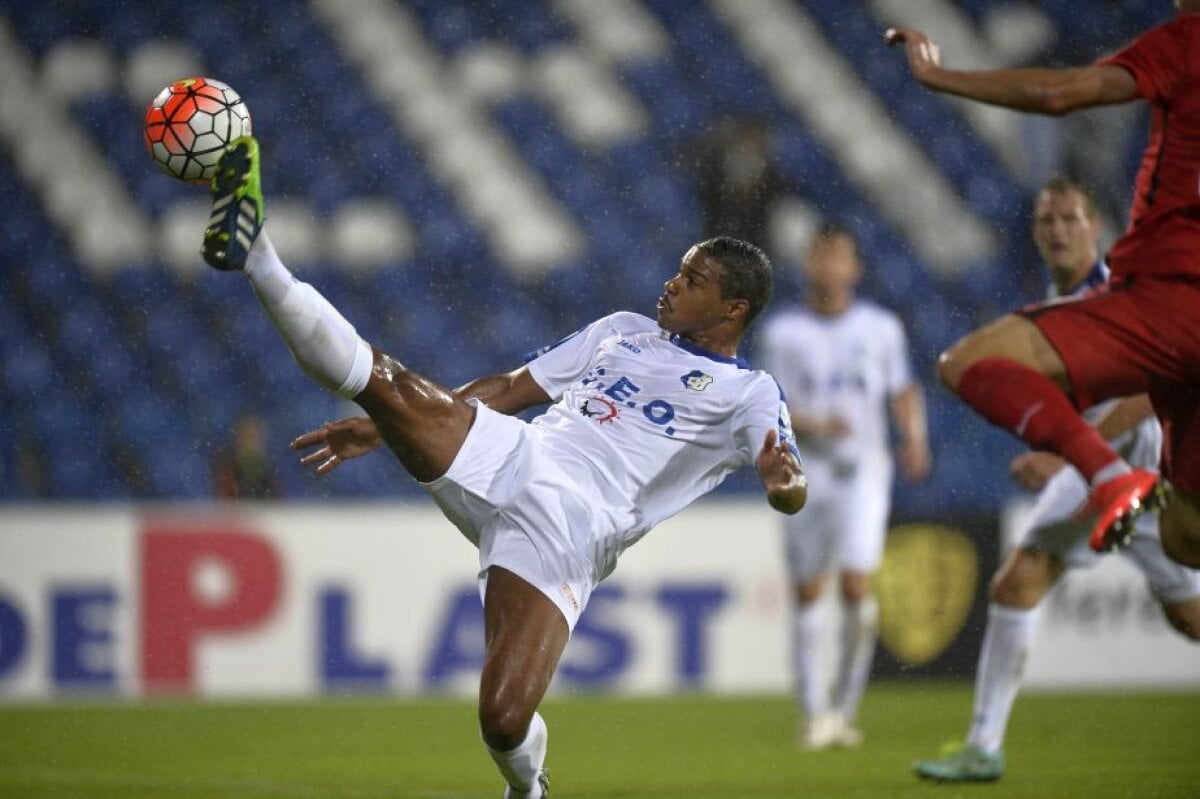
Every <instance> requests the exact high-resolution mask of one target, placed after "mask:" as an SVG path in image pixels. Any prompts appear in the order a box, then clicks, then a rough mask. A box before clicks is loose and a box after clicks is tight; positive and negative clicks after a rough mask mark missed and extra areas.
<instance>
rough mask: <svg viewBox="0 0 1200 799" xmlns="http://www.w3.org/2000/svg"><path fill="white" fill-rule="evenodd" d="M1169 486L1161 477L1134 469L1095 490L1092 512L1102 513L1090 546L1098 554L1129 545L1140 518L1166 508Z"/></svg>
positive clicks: (1097, 520) (1092, 499)
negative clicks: (1150, 512)
mask: <svg viewBox="0 0 1200 799" xmlns="http://www.w3.org/2000/svg"><path fill="white" fill-rule="evenodd" d="M1166 496H1167V494H1166V486H1165V485H1164V484H1163V482H1162V481H1161V480H1160V479H1159V476H1158V474H1156V473H1155V472H1151V471H1149V470H1147V469H1134V470H1133V471H1131V472H1127V473H1126V474H1122V475H1119V476H1117V477H1114V478H1113V479H1112V480H1108V481H1107V482H1104V483H1100V484H1099V485H1097V486H1096V487H1095V488H1093V489H1092V494H1091V496H1090V497H1089V498H1088V507H1089V509H1090V510H1091V511H1092V512H1094V513H1096V514H1098V517H1097V519H1096V523H1095V526H1094V527H1093V528H1092V535H1091V538H1090V539H1089V542H1088V543H1089V544H1090V545H1091V547H1092V549H1094V550H1095V551H1097V552H1108V551H1110V550H1112V549H1115V548H1116V547H1121V546H1126V545H1128V544H1129V541H1130V539H1131V538H1132V536H1133V529H1134V526H1135V525H1136V523H1137V518H1138V517H1139V516H1141V515H1142V514H1143V513H1146V512H1148V511H1159V510H1162V508H1163V507H1164V506H1165V505H1166Z"/></svg>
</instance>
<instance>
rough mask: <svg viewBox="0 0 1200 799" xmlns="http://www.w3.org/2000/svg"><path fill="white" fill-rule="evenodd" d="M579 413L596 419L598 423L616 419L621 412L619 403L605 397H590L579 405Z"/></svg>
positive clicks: (586, 417) (584, 416)
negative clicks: (618, 406) (618, 407)
mask: <svg viewBox="0 0 1200 799" xmlns="http://www.w3.org/2000/svg"><path fill="white" fill-rule="evenodd" d="M579 413H580V414H582V415H583V418H585V419H595V420H596V423H597V424H604V423H605V422H611V421H613V420H615V419H616V418H617V417H618V416H620V413H619V412H618V410H617V404H616V403H615V402H612V401H610V400H608V399H606V398H604V397H590V398H588V399H585V400H584V401H583V404H582V405H580V406H579Z"/></svg>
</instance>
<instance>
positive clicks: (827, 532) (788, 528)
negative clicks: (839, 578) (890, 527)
mask: <svg viewBox="0 0 1200 799" xmlns="http://www.w3.org/2000/svg"><path fill="white" fill-rule="evenodd" d="M804 471H805V474H806V475H807V477H808V502H807V503H806V504H805V506H804V510H802V511H800V512H799V513H797V514H796V515H794V516H788V517H787V518H786V519H785V521H784V545H785V548H786V552H787V564H788V574H789V577H790V578H791V580H792V581H793V582H795V583H803V582H809V581H810V580H812V579H814V578H817V577H820V576H821V575H822V574H827V573H829V572H831V571H835V570H836V571H853V572H862V573H864V574H870V573H872V572H875V571H878V569H879V564H880V561H881V560H882V558H883V542H884V537H885V535H886V534H887V523H888V514H889V513H890V512H891V504H892V472H893V467H892V461H891V459H890V458H874V459H868V460H864V461H862V462H860V463H859V465H858V467H857V469H855V471H854V472H853V473H852V474H849V475H845V474H843V475H839V474H838V473H837V472H836V471H835V469H834V467H833V466H832V465H831V464H829V463H828V462H826V461H823V460H815V459H812V458H806V459H805V461H804Z"/></svg>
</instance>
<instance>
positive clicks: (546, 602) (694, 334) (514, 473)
mask: <svg viewBox="0 0 1200 799" xmlns="http://www.w3.org/2000/svg"><path fill="white" fill-rule="evenodd" d="M212 196H213V211H212V216H211V218H210V220H209V226H208V229H207V230H206V231H205V239H204V256H205V259H206V260H207V261H208V262H209V264H210V265H212V266H213V267H215V268H217V269H222V270H241V271H244V272H245V273H246V275H247V277H248V278H249V280H250V283H251V285H252V286H253V288H254V291H255V293H256V294H257V295H258V297H259V299H260V301H261V303H262V305H263V308H264V310H265V311H266V312H267V315H268V316H269V317H270V319H271V321H272V322H273V323H274V325H275V327H276V328H277V329H278V331H279V333H280V334H281V335H282V337H283V339H284V341H285V342H286V343H287V345H288V347H289V348H290V349H291V351H292V353H293V355H295V357H296V360H297V361H298V362H299V364H300V365H301V367H302V368H303V369H304V371H305V372H306V373H307V374H308V375H309V376H310V377H312V378H313V379H314V380H316V381H317V382H319V383H320V384H321V385H323V386H324V387H326V388H328V389H330V390H332V391H335V392H336V393H338V394H339V395H341V396H343V397H347V398H352V399H354V401H355V402H357V403H358V404H359V405H360V406H361V407H362V408H363V409H364V410H365V411H366V412H367V414H368V415H369V417H370V418H369V419H362V418H359V419H348V420H342V421H341V422H334V423H330V424H327V425H325V426H324V427H322V428H320V429H318V430H314V431H312V432H310V433H307V434H305V435H303V436H300V437H299V438H298V439H297V440H296V441H295V442H294V443H293V447H294V448H297V449H303V448H307V447H314V446H315V447H317V449H316V450H315V451H313V452H311V454H309V455H306V456H305V457H304V458H303V459H302V462H303V463H305V464H316V466H317V471H318V472H319V473H325V472H328V471H329V470H330V469H333V468H335V467H336V466H337V465H338V464H340V463H342V462H344V461H345V460H347V459H349V458H352V457H355V456H357V455H361V454H363V453H364V452H367V451H369V450H371V449H374V448H375V447H376V446H378V445H379V444H380V443H385V444H387V446H388V447H389V448H390V449H391V451H392V452H393V453H394V454H395V456H396V457H397V458H398V459H399V460H400V462H401V463H402V464H403V465H404V467H405V468H406V469H407V470H408V472H409V473H410V474H411V475H412V476H413V477H414V478H416V479H417V480H418V481H420V482H421V484H422V485H423V486H424V487H425V489H426V490H427V491H428V492H429V493H430V494H431V495H432V496H433V498H434V499H435V500H436V501H437V503H438V505H439V506H440V507H441V508H442V510H443V511H444V513H445V514H446V516H447V518H449V519H450V520H451V521H452V522H453V523H454V524H455V525H456V526H457V527H458V528H459V529H460V530H461V531H462V533H463V534H464V535H465V536H466V537H467V538H468V539H469V540H470V541H471V542H472V543H474V544H475V545H477V546H478V548H479V560H480V572H479V575H480V582H481V586H480V590H481V595H482V598H483V603H484V624H485V630H484V635H485V646H486V649H485V655H484V665H483V673H482V675H481V679H480V689H479V722H480V728H481V731H482V734H483V740H484V743H485V744H486V745H487V748H488V751H489V753H490V754H491V756H492V758H493V760H494V761H495V763H496V765H497V767H498V768H499V770H500V772H501V774H502V775H503V777H504V779H505V782H506V787H505V796H506V797H541V796H545V795H546V792H547V790H548V776H547V773H546V770H545V768H544V761H545V756H546V742H547V730H546V724H545V722H544V720H543V719H542V717H541V715H540V714H538V713H537V707H538V705H539V704H540V702H541V700H542V697H543V696H544V694H545V692H546V689H547V687H548V686H549V684H550V680H551V678H552V677H553V676H554V671H555V669H556V667H557V664H558V659H559V656H560V655H561V654H562V651H563V648H564V647H565V646H566V643H567V640H568V638H569V637H570V633H571V630H572V629H573V627H574V625H575V623H576V621H577V620H578V619H579V616H580V614H581V613H582V612H583V610H584V608H585V607H586V605H587V602H588V597H589V596H590V595H591V592H592V589H593V588H594V587H595V586H596V585H597V583H599V582H600V581H601V580H602V579H604V578H605V577H606V576H607V575H608V574H609V573H610V572H611V571H612V570H613V567H614V566H615V565H616V562H617V558H618V556H619V555H620V553H621V551H622V550H623V549H625V548H626V547H628V546H629V545H630V544H632V543H633V542H635V541H637V540H638V538H640V537H641V536H642V535H644V534H645V533H646V532H647V531H648V530H649V529H650V528H651V527H653V526H654V525H655V524H656V523H658V522H660V521H662V520H663V519H665V518H667V517H668V516H670V515H672V514H674V513H677V512H678V511H679V510H681V509H683V508H684V507H685V506H686V505H688V504H689V503H690V502H691V501H692V500H694V499H696V498H697V497H699V496H700V495H702V494H704V493H705V492H707V491H709V490H710V489H712V488H713V487H714V486H716V485H717V484H718V483H720V482H721V481H722V480H723V479H724V478H725V476H726V475H728V474H729V473H730V472H732V471H733V470H735V469H737V468H739V467H741V466H748V465H753V466H754V467H755V468H756V470H757V472H758V474H759V476H760V478H761V479H762V481H763V485H764V487H765V489H766V494H767V500H768V502H769V504H770V505H771V506H772V507H773V508H775V509H776V510H778V511H780V512H783V513H795V512H796V511H798V510H800V508H801V507H802V506H803V505H804V502H805V498H806V484H805V478H804V474H803V472H802V471H801V466H800V461H799V457H798V454H797V452H796V447H795V442H794V439H793V436H792V432H791V428H790V427H789V415H788V410H787V406H786V405H785V404H784V402H783V399H782V395H781V392H780V389H779V387H778V385H777V384H776V383H775V381H774V380H773V379H772V378H771V376H770V375H768V374H766V373H765V372H761V371H754V370H751V369H750V368H749V367H748V366H747V364H746V363H745V362H744V361H743V360H741V359H740V358H738V357H737V345H738V343H739V342H740V340H741V338H742V334H743V332H744V331H745V328H746V325H747V324H748V323H749V322H750V321H751V320H752V319H753V318H754V316H755V315H756V314H757V313H758V312H759V311H760V310H761V309H762V308H763V306H765V305H766V302H767V300H768V299H769V297H770V291H771V266H770V263H769V262H768V261H767V258H766V256H765V255H764V254H763V253H762V251H761V250H759V249H758V248H756V247H754V246H752V245H750V244H747V243H745V242H742V241H739V240H736V239H730V238H717V239H710V240H709V241H705V242H701V243H699V244H697V245H695V246H694V247H692V248H691V249H690V250H688V251H687V253H686V254H685V255H684V256H683V260H682V262H681V264H680V267H679V272H678V274H676V275H675V276H674V277H672V278H671V279H670V280H668V281H667V282H666V284H665V286H664V289H663V294H662V296H661V297H660V298H659V301H658V320H657V321H655V320H653V319H649V318H647V317H644V316H641V315H640V314H635V313H616V314H612V315H610V316H606V317H604V318H602V319H599V320H597V321H596V322H593V323H592V324H590V325H588V326H587V327H585V328H583V329H582V330H580V331H579V332H577V333H575V334H574V335H572V336H568V337H567V338H565V339H563V340H562V341H560V342H558V343H557V344H554V345H551V346H549V347H547V348H546V349H544V350H541V351H539V352H538V353H535V354H534V355H533V356H532V357H531V359H530V360H529V362H528V363H527V364H526V365H525V366H522V367H520V368H518V369H515V370H513V371H511V372H507V373H504V374H498V375H493V376H490V377H483V378H479V379H477V380H474V381H472V382H470V383H468V384H467V385H465V386H462V387H460V388H458V389H455V390H450V389H447V388H444V387H442V386H440V385H438V384H437V383H434V382H433V381H431V380H428V379H426V378H424V377H422V376H420V375H418V374H415V373H414V372H412V371H410V370H408V369H406V368H405V367H404V365H403V364H401V363H400V362H399V361H398V360H396V359H394V358H392V357H391V356H389V355H387V354H385V353H384V352H382V351H380V350H378V349H372V347H370V346H369V345H368V344H367V343H366V342H365V341H363V340H362V339H361V338H360V337H359V336H358V334H357V333H356V332H355V330H354V327H353V326H352V325H351V324H350V323H349V322H348V321H346V319H345V318H343V317H342V316H341V314H339V313H338V312H337V310H336V309H334V308H333V306H331V305H330V304H329V302H328V301H327V300H325V298H324V297H322V296H321V295H320V294H319V293H317V291H316V290H315V289H313V288H312V287H311V286H309V285H307V284H305V283H302V282H300V281H298V280H297V279H296V278H295V277H293V276H292V274H291V273H290V272H289V271H288V270H287V268H286V267H285V266H284V265H283V263H282V262H281V261H280V260H279V258H278V256H277V255H276V254H275V251H274V248H273V247H272V246H271V243H270V241H269V240H268V239H267V237H266V235H265V233H264V232H263V231H262V229H261V228H262V223H263V218H264V217H263V200H262V191H261V187H260V183H259V156H258V145H257V142H255V141H254V140H253V139H251V138H249V137H246V138H243V139H239V140H237V141H236V142H234V143H233V145H232V146H231V149H230V150H229V151H228V152H226V153H225V155H224V156H223V157H222V160H221V165H220V169H219V172H218V174H217V176H216V177H215V178H214V179H213V183H212ZM551 402H552V403H553V404H552V405H551V406H550V408H549V410H547V411H546V412H545V413H544V414H543V415H542V416H539V417H538V418H537V419H535V420H534V421H533V422H532V423H526V422H524V421H521V420H520V419H516V418H513V417H512V416H511V415H509V414H514V413H517V412H519V411H521V410H524V409H526V408H530V407H533V406H535V405H542V404H546V403H551Z"/></svg>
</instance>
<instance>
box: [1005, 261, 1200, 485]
mask: <svg viewBox="0 0 1200 799" xmlns="http://www.w3.org/2000/svg"><path fill="white" fill-rule="evenodd" d="M1020 313H1021V314H1022V315H1023V316H1025V317H1026V318H1028V319H1029V320H1030V321H1032V322H1033V323H1034V324H1035V325H1037V326H1038V329H1039V330H1041V331H1042V333H1043V335H1045V336H1046V338H1047V339H1048V340H1049V341H1050V344H1051V346H1053V347H1054V349H1055V350H1056V351H1057V352H1058V354H1059V356H1060V357H1061V358H1062V360H1063V363H1065V364H1066V367H1067V376H1068V377H1069V379H1070V381H1071V388H1072V390H1073V395H1074V401H1075V404H1076V406H1077V407H1079V408H1087V407H1090V406H1091V405H1094V404H1096V403H1097V402H1101V401H1103V400H1106V399H1111V398H1112V397H1126V396H1130V395H1133V394H1141V393H1143V392H1149V394H1150V399H1151V401H1152V402H1153V403H1154V411H1155V413H1156V414H1157V415H1158V418H1159V420H1160V421H1161V422H1162V425H1163V458H1162V471H1163V474H1164V475H1166V476H1167V478H1168V479H1170V480H1171V481H1172V482H1174V483H1175V484H1176V485H1179V486H1180V487H1182V488H1185V489H1188V490H1190V491H1200V280H1195V279H1164V278H1154V277H1146V276H1143V275H1138V276H1136V278H1124V279H1122V278H1115V279H1114V282H1113V283H1110V284H1108V285H1106V286H1104V287H1102V288H1100V289H1098V290H1096V291H1094V292H1092V293H1090V294H1087V295H1084V296H1083V297H1080V298H1078V299H1071V300H1065V301H1052V302H1049V303H1045V304H1042V305H1035V306H1031V307H1029V308H1026V309H1024V310H1022V311H1021V312H1020Z"/></svg>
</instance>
